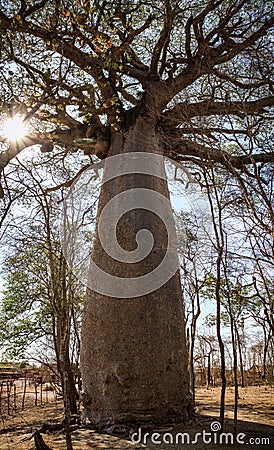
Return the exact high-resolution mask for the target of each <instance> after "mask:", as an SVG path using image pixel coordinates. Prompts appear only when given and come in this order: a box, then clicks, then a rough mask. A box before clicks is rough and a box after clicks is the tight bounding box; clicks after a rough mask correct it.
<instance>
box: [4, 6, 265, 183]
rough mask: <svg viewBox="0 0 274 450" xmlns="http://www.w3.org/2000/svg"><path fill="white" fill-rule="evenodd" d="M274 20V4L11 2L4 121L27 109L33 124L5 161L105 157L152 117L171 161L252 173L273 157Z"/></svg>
mask: <svg viewBox="0 0 274 450" xmlns="http://www.w3.org/2000/svg"><path fill="white" fill-rule="evenodd" d="M273 24H274V17H273V4H272V2H270V1H265V2H254V1H253V0H199V1H198V0H195V1H192V2H188V1H185V0H155V1H152V0H151V1H142V0H133V1H124V0H119V1H117V0H115V2H114V1H106V0H94V1H85V0H72V1H70V2H67V1H65V0H40V1H38V0H37V1H34V0H20V1H19V0H10V1H8V2H6V3H5V5H2V6H1V7H0V30H1V59H0V67H1V75H0V77H1V80H0V81H1V100H0V102H1V107H2V120H4V119H5V118H6V117H7V116H12V115H15V114H21V115H22V117H23V119H24V121H25V123H26V124H28V130H29V131H28V134H27V136H25V137H24V139H21V140H20V141H18V142H17V143H16V144H13V145H12V144H11V143H10V142H9V141H8V140H7V139H6V138H5V137H3V138H2V140H1V142H2V144H1V145H2V148H3V150H4V151H2V153H1V157H0V167H1V168H3V167H5V166H6V165H7V164H8V162H9V161H10V160H11V159H12V158H13V157H14V156H16V155H17V154H18V153H19V152H20V151H21V150H22V149H24V148H26V147H28V146H31V145H34V144H39V145H41V151H42V152H50V151H52V150H53V149H54V147H55V146H59V147H61V148H62V149H64V150H65V152H68V151H72V152H76V151H78V150H83V151H85V152H86V153H87V154H96V155H97V156H99V157H100V158H104V157H105V156H106V155H107V152H108V148H109V142H110V139H111V137H112V135H113V134H114V133H120V132H123V133H124V132H126V130H127V129H128V128H129V127H130V125H131V124H132V122H133V121H134V118H135V117H136V115H137V114H149V115H153V116H154V117H155V119H156V120H157V130H158V132H159V148H160V149H161V151H162V152H163V154H165V155H167V156H168V157H170V158H172V159H174V160H177V161H194V162H195V163H198V164H200V165H201V164H202V165H203V166H204V165H205V164H208V162H214V163H216V162H217V163H221V164H222V165H224V166H226V167H227V168H229V169H230V170H237V171H241V172H247V173H248V174H249V175H252V173H253V172H252V170H253V169H252V165H253V167H254V164H255V165H256V164H261V165H263V164H265V163H268V162H273V161H274V153H273V150H272V148H271V145H270V134H271V128H270V125H269V120H271V118H272V112H271V107H272V106H273V104H274V96H273V80H272V78H271V75H272V73H273V71H272V63H273V45H272V44H273V34H272V27H273ZM247 165H250V166H251V169H247V168H246V166H247ZM250 171H251V172H250Z"/></svg>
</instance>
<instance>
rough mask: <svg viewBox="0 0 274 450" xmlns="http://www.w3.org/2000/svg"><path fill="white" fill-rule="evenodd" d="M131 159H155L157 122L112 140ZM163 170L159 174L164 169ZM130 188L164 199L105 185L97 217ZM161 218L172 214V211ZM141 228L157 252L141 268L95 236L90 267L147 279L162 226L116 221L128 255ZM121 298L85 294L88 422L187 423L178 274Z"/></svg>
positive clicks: (150, 184)
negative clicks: (116, 256) (134, 155)
mask: <svg viewBox="0 0 274 450" xmlns="http://www.w3.org/2000/svg"><path fill="white" fill-rule="evenodd" d="M130 152H150V153H157V152H158V145H157V133H155V126H154V123H151V122H149V121H146V120H145V119H143V118H142V117H139V118H138V119H137V120H136V122H135V124H134V126H132V128H131V129H130V130H129V131H128V132H127V133H125V134H124V136H122V135H121V134H118V133H117V134H116V136H114V137H113V139H112V144H111V148H110V156H113V155H117V154H120V153H130ZM148 164H149V163H148ZM162 164H163V163H162ZM160 169H161V170H163V171H164V165H163V167H161V168H160ZM107 170H108V169H106V171H107ZM106 171H105V174H104V177H105V178H106V177H107V172H106ZM134 188H146V189H153V190H155V191H157V192H159V193H160V194H162V195H164V196H165V197H166V198H168V199H169V193H168V187H167V183H166V181H165V180H163V179H160V178H158V177H152V176H148V175H140V174H131V175H125V176H123V177H119V178H116V179H114V180H111V181H108V182H107V183H105V184H103V186H102V189H101V194H100V201H99V213H98V214H100V212H101V211H102V209H103V207H104V206H105V205H106V204H107V203H108V202H109V201H110V200H111V199H112V198H114V197H115V196H117V195H118V194H119V193H121V192H123V191H127V190H129V189H134ZM164 213H165V214H169V215H172V211H171V208H170V211H168V212H167V211H164ZM172 220H173V219H172ZM141 229H149V230H150V231H151V233H152V234H153V237H154V247H153V249H152V251H151V252H150V254H149V255H148V256H147V257H146V258H145V259H144V260H143V261H141V262H135V263H130V264H129V263H124V262H118V261H115V260H113V259H112V258H111V257H110V256H108V255H107V254H106V253H105V252H104V251H103V249H102V246H101V243H100V242H99V238H98V230H97V234H96V237H95V241H94V246H93V252H92V258H93V260H94V261H95V262H96V264H97V265H98V266H100V267H101V268H102V269H103V270H105V271H107V272H108V273H111V274H112V275H115V276H116V277H122V278H128V279H130V278H133V277H139V276H142V275H144V274H146V273H149V272H151V271H152V270H153V269H154V268H155V267H157V266H158V265H159V263H160V262H161V261H162V260H163V257H164V255H165V252H166V248H167V232H166V229H165V227H164V226H163V222H162V221H161V220H160V219H159V218H158V217H157V216H156V215H155V214H154V213H152V212H151V211H148V210H145V209H135V210H134V211H131V212H128V213H127V214H125V215H124V216H123V218H122V219H121V220H120V221H119V223H118V226H117V230H116V231H117V233H116V236H117V239H118V242H119V243H120V245H121V247H123V248H124V249H125V250H127V251H129V252H130V251H132V250H134V249H136V247H137V245H136V233H137V232H138V231H139V230H141ZM110 239H113V237H112V236H110ZM121 289H122V288H121ZM122 294H123V292H121V298H113V297H112V298H111V297H107V296H105V295H102V294H98V293H96V292H94V291H91V290H88V292H87V299H86V305H85V310H84V317H83V327H82V347H81V367H82V376H83V396H82V398H83V404H84V407H85V410H84V415H85V417H86V418H87V419H88V420H89V421H90V422H91V423H92V424H93V425H94V426H97V427H104V426H106V425H110V424H121V423H134V424H141V423H146V422H154V423H167V422H172V421H175V422H178V421H182V420H185V419H187V418H188V417H189V411H190V408H191V407H192V406H191V405H192V401H191V398H190V395H189V375H188V372H187V361H188V355H187V347H186V340H185V323H184V309H183V302H182V292H181V285H180V278H179V272H178V271H176V273H175V274H174V275H173V276H172V277H171V278H170V279H169V281H168V282H166V283H165V284H164V285H163V286H162V287H160V288H159V289H157V290H156V291H154V292H151V293H148V294H146V295H142V296H138V297H137V298H136V297H135V298H123V297H124V295H122Z"/></svg>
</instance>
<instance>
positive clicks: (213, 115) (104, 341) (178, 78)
mask: <svg viewBox="0 0 274 450" xmlns="http://www.w3.org/2000/svg"><path fill="white" fill-rule="evenodd" d="M273 23H274V18H273V16H272V5H271V2H268V1H267V2H256V3H254V2H253V1H252V0H233V1H231V0H197V1H193V2H188V1H185V0H156V1H152V0H151V1H150V0H148V1H142V0H132V1H123V0H115V1H106V0H94V1H92V0H91V1H84V0H77V1H76V0H72V1H70V2H66V1H65V0H63V1H62V0H40V1H39V0H37V1H36V2H35V1H30V0H29V1H28V0H20V1H15V0H14V1H13V0H10V1H9V2H7V3H6V5H5V6H1V8H0V30H1V100H0V101H1V105H2V114H3V115H4V116H9V115H10V116H15V115H20V116H21V117H22V118H23V122H24V124H25V125H27V124H28V133H27V134H26V135H25V136H24V137H23V138H22V139H21V140H17V141H16V142H15V141H13V142H10V141H9V139H8V138H7V137H6V138H3V144H2V145H3V148H4V151H3V152H2V153H1V157H0V167H1V170H3V169H4V167H5V166H7V164H8V163H9V161H10V160H11V159H13V158H14V157H15V156H16V155H18V154H19V153H20V151H22V150H23V149H24V148H26V147H28V146H32V145H39V146H40V148H41V151H42V152H49V153H50V152H52V158H53V159H52V161H54V155H55V152H56V149H58V151H59V152H60V151H63V153H64V157H65V155H66V154H67V153H68V152H75V158H76V159H77V152H78V151H81V150H82V151H83V152H85V154H87V155H88V156H89V157H90V158H93V155H94V157H95V156H96V157H98V158H100V159H105V158H107V157H114V156H117V155H121V154H122V155H125V154H126V155H128V154H130V155H132V154H134V155H135V154H137V153H140V152H142V153H143V154H150V155H160V156H167V157H169V158H170V159H172V160H174V161H176V162H179V163H181V164H184V163H185V164H192V166H193V167H196V169H194V172H197V171H198V172H199V170H198V169H199V167H200V166H202V167H203V168H204V167H207V165H210V166H212V165H221V166H223V167H224V169H226V170H232V169H233V171H234V170H236V171H237V172H238V173H239V174H241V176H242V177H243V178H248V177H249V176H251V177H252V170H253V169H251V171H250V169H249V166H251V168H252V167H253V165H254V163H255V164H257V165H261V166H264V165H267V164H269V163H272V162H273V161H274V153H273V151H272V150H271V149H269V150H268V149H264V147H263V145H260V144H259V143H258V145H257V146H255V147H252V148H251V147H250V146H249V138H250V136H253V135H254V133H257V134H258V133H260V134H261V136H263V133H264V132H265V131H266V130H267V128H266V125H265V120H267V119H269V117H270V108H271V107H272V106H273V104H274V96H273V82H272V81H271V73H272V72H271V62H272V54H271V48H272V47H271V41H272V39H273V38H272V35H271V27H272V26H273ZM6 136H8V133H6ZM8 137H9V136H8ZM262 140H263V139H261V140H260V143H261V142H262ZM239 143H240V144H241V145H239ZM107 159H108V158H107ZM152 160H153V158H152ZM112 161H116V160H115V159H114V160H112ZM118 161H121V160H120V159H119V160H118ZM161 161H162V160H161ZM151 164H152V163H151ZM159 164H160V166H161V165H162V167H160V168H159V170H160V172H161V173H163V171H164V166H163V164H164V163H163V161H162V162H161V163H159ZM145 165H147V166H148V167H147V169H148V170H147V172H148V173H149V167H150V162H149V158H148V159H147V160H146V164H145ZM151 167H152V166H151ZM110 170H111V169H110ZM147 172H146V173H145V174H140V173H137V174H134V173H130V174H127V175H123V176H120V177H119V178H118V179H117V177H116V178H115V179H111V180H110V179H109V176H108V172H107V170H106V172H105V179H106V180H108V181H107V182H105V183H104V185H103V187H102V189H101V194H100V201H99V209H98V215H99V216H100V213H101V212H102V211H103V209H104V207H105V205H107V204H108V203H109V202H110V201H111V200H112V199H113V198H115V197H116V196H118V195H120V194H122V193H123V192H124V191H127V190H132V189H146V190H153V191H155V192H156V193H158V194H160V195H161V198H163V197H165V198H166V199H167V202H164V203H165V207H164V214H166V216H168V217H170V211H169V210H168V206H166V205H167V203H168V202H169V193H168V188H167V183H166V181H165V180H164V179H163V177H159V176H150V175H149V174H148V173H147ZM152 172H153V170H152ZM160 172H159V173H160ZM159 173H158V172H157V174H156V175H159ZM197 176H198V178H199V179H200V178H201V174H200V173H199V174H198V175H197ZM139 192H141V191H139ZM142 192H143V191H142ZM120 198H121V197H120ZM158 198H160V197H158ZM159 203H161V202H160V201H159ZM143 229H149V230H150V231H151V232H152V233H153V237H154V245H153V247H152V249H151V252H150V254H149V255H148V256H146V258H145V259H144V261H143V262H140V261H139V260H134V261H133V262H132V261H131V262H130V263H128V264H126V263H125V262H123V260H120V261H118V262H117V261H114V260H113V259H112V258H111V256H110V255H108V254H107V253H106V252H104V250H103V247H102V245H101V242H100V239H99V234H98V230H97V234H96V236H95V240H94V247H93V251H92V252H93V253H92V258H93V260H94V261H95V263H96V264H97V265H99V266H100V267H101V268H102V269H104V270H105V271H106V272H107V273H108V274H110V275H113V276H115V277H118V278H120V279H121V280H125V279H128V280H130V279H131V278H133V279H135V278H138V277H142V276H144V275H146V274H148V273H151V272H152V271H153V270H154V268H155V267H156V266H158V265H159V264H160V262H161V260H162V259H163V258H164V255H165V253H166V249H167V247H168V235H167V232H166V228H165V226H164V224H163V222H162V221H161V220H160V219H159V217H157V214H155V213H154V212H153V208H152V209H151V210H149V208H147V207H146V208H143V209H142V208H141V207H140V206H138V207H137V208H136V209H135V210H134V211H129V212H127V214H125V217H124V222H123V221H122V220H120V221H119V223H118V225H117V229H116V232H117V233H116V234H117V239H118V241H119V244H120V247H121V248H122V249H123V250H124V251H127V252H128V253H129V254H130V253H132V252H134V251H135V250H136V233H137V232H138V231H139V230H143ZM142 236H143V235H142ZM146 236H147V235H146ZM111 239H112V238H111ZM137 250H138V248H137ZM114 262H115V264H114ZM121 286H122V284H121ZM123 286H124V284H123ZM125 286H126V285H125ZM101 287H102V286H101ZM99 288H100V286H99ZM99 291H100V289H99ZM82 373H83V389H84V392H83V403H84V406H85V415H86V417H87V418H88V419H89V420H90V421H91V422H92V423H93V425H97V426H104V425H106V424H110V423H111V424H118V423H128V422H132V423H140V422H151V421H154V422H158V423H165V422H169V421H171V420H173V421H182V420H183V419H187V417H188V416H189V415H190V414H191V397H190V396H189V380H188V375H187V351H186V342H185V330H184V311H183V303H182V295H181V286H180V280H179V274H178V271H175V272H174V273H173V274H172V275H171V276H170V277H169V278H168V281H167V282H165V283H164V284H163V285H161V286H160V287H158V288H157V289H156V290H153V291H152V292H147V293H145V294H142V295H139V296H136V295H135V296H129V298H126V297H124V296H123V292H122V287H121V295H120V298H119V296H117V295H116V296H113V297H112V296H111V295H104V294H102V293H100V292H98V291H95V290H92V289H88V292H87V301H86V308H85V313H84V320H83V333H82Z"/></svg>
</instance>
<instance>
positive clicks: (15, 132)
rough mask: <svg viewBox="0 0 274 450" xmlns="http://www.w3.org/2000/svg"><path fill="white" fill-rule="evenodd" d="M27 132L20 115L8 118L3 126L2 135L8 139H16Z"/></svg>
mask: <svg viewBox="0 0 274 450" xmlns="http://www.w3.org/2000/svg"><path fill="white" fill-rule="evenodd" d="M26 133H27V129H26V126H25V125H24V122H23V119H22V117H20V116H14V117H12V118H10V119H8V120H7V121H6V123H5V125H4V127H3V135H4V137H5V138H6V139H8V140H9V141H18V140H19V139H22V138H23V137H24V136H25V135H26Z"/></svg>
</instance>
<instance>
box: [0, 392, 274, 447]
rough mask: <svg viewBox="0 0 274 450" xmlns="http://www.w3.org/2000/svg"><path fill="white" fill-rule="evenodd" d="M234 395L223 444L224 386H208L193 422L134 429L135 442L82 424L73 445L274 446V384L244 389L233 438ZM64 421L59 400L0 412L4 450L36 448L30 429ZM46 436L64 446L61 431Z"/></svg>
mask: <svg viewBox="0 0 274 450" xmlns="http://www.w3.org/2000/svg"><path fill="white" fill-rule="evenodd" d="M233 395H234V394H233V389H232V388H228V389H227V394H226V414H225V417H226V419H225V430H224V431H225V432H226V433H231V435H226V436H223V438H222V441H221V442H220V441H218V439H220V437H219V435H218V434H217V433H214V431H215V430H217V428H218V414H219V408H218V403H219V398H220V389H219V388H212V389H209V390H206V389H205V388H199V389H197V394H196V405H197V416H196V420H195V421H194V422H193V423H192V424H188V425H183V424H181V425H177V426H176V427H166V428H160V429H153V430H151V431H150V432H149V436H147V437H146V438H145V437H144V435H143V434H142V438H141V439H139V434H138V430H132V432H135V433H136V434H135V435H133V436H134V437H135V441H136V442H137V443H136V444H134V443H133V442H132V441H131V439H130V437H129V435H128V431H127V432H125V433H124V434H123V433H121V434H120V435H119V436H117V435H116V436H113V435H109V434H99V433H96V432H95V431H92V430H87V429H84V428H78V429H76V430H74V431H73V433H72V441H73V449H74V450H90V449H94V450H95V449H96V450H102V449H108V450H114V449H121V450H129V449H132V450H133V449H135V450H136V449H144V448H154V449H155V448H158V449H162V450H168V449H169V448H176V449H178V450H182V449H187V448H189V449H195V450H202V449H207V450H211V449H215V450H219V449H221V450H226V449H229V448H231V447H233V449H243V448H250V445H252V448H254V449H256V450H259V449H274V404H273V398H274V387H273V388H271V387H270V386H261V387H259V386H256V387H247V388H243V389H241V388H240V392H239V396H240V398H239V411H238V427H237V432H236V435H235V436H233V435H232V433H233V420H232V418H233ZM61 419H62V403H61V402H58V403H57V404H56V403H54V402H52V403H49V404H47V405H44V406H40V407H34V408H31V409H30V410H25V411H23V412H22V413H21V414H17V415H16V416H14V417H4V416H2V417H1V423H0V450H9V449H12V450H34V449H35V446H34V442H33V438H32V433H33V432H34V431H35V430H36V429H39V428H40V427H41V425H42V424H43V423H45V422H55V421H57V422H58V421H60V420H61ZM152 433H154V435H153V434H152ZM157 433H158V434H157ZM180 433H181V434H180ZM182 433H185V434H184V436H182ZM197 433H200V434H197ZM204 433H205V434H204ZM240 433H242V434H240ZM43 438H44V441H45V442H46V443H47V445H48V446H49V447H50V448H51V449H52V450H65V449H66V446H65V440H64V435H63V433H62V432H52V433H48V434H43ZM153 440H154V443H153ZM182 442H184V443H182ZM226 442H227V443H226ZM232 442H233V444H232ZM247 446H248V447H247Z"/></svg>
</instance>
